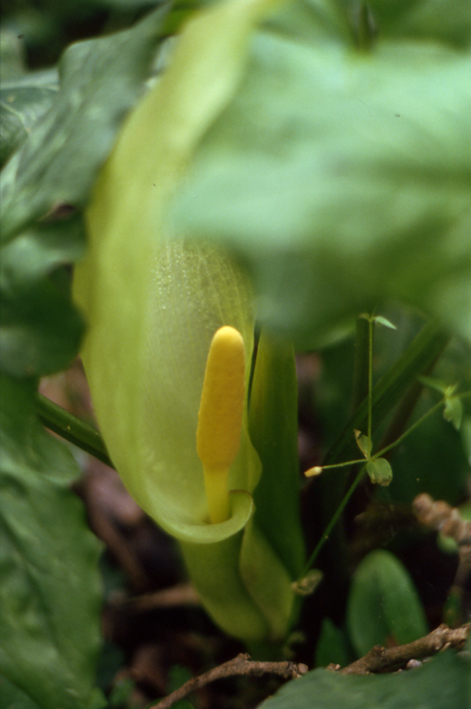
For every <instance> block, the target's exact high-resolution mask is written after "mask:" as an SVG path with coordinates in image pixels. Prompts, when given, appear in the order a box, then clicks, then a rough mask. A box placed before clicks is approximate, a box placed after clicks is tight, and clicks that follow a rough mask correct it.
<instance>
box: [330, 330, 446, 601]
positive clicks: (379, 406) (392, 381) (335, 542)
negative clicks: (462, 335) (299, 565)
mask: <svg viewBox="0 0 471 709" xmlns="http://www.w3.org/2000/svg"><path fill="white" fill-rule="evenodd" d="M449 340H450V336H449V335H448V333H446V332H444V331H443V329H442V327H440V326H439V325H437V324H436V323H434V322H430V323H427V324H426V325H425V326H424V327H423V328H422V330H421V331H420V332H419V334H418V335H417V336H416V337H415V338H414V340H413V341H412V342H411V343H410V345H409V346H408V348H407V350H406V351H405V352H404V353H403V354H402V355H401V357H399V359H398V360H397V361H396V362H395V364H394V365H393V366H392V367H391V368H390V369H389V370H388V371H387V372H386V373H385V374H384V375H383V377H381V379H380V380H379V381H378V382H377V383H376V385H375V386H374V388H373V390H372V396H371V401H370V397H368V396H367V397H366V398H365V399H364V400H363V401H362V403H361V404H360V405H359V406H358V408H357V409H356V411H355V412H354V413H353V414H352V415H351V416H350V418H349V420H348V422H347V424H346V425H345V427H344V428H343V430H342V431H341V432H340V434H339V435H338V437H337V438H336V440H335V441H334V443H333V445H332V446H331V448H330V450H329V451H328V453H327V455H326V457H325V460H324V464H325V465H333V464H335V463H342V462H344V461H346V460H349V459H355V458H356V457H357V445H356V442H355V437H354V430H355V429H357V430H360V431H362V430H363V431H364V430H365V427H367V426H368V412H369V410H370V411H371V421H372V423H371V434H372V435H374V433H375V430H377V428H378V427H379V426H380V424H381V423H382V422H383V420H384V419H385V417H386V416H388V415H389V414H390V413H391V411H392V409H393V408H394V407H395V406H396V405H397V404H398V403H399V401H400V400H401V399H402V397H403V396H404V392H407V391H408V390H409V387H410V386H411V385H412V384H413V383H414V382H415V381H416V379H417V377H418V376H419V375H420V374H423V373H424V372H425V371H428V370H429V368H430V367H432V365H433V364H434V362H435V361H436V360H437V358H438V357H439V356H440V354H441V353H442V352H443V350H444V349H445V347H446V345H447V344H448V342H449ZM347 480H348V473H343V474H340V475H336V476H335V477H332V476H330V475H328V476H325V478H323V476H322V475H321V476H320V479H319V488H318V494H319V495H320V511H321V515H322V521H323V522H324V524H325V525H326V526H327V528H328V529H329V537H330V539H329V544H328V546H327V550H326V551H327V556H326V560H325V564H324V566H325V569H324V570H325V571H326V572H328V573H329V582H330V583H334V584H337V586H338V587H339V588H341V587H345V588H346V587H347V554H346V540H345V538H344V532H343V527H342V525H339V524H336V523H337V522H338V520H339V516H340V514H341V512H342V511H343V509H344V507H345V504H346V503H345V504H344V499H345V498H344V495H345V485H346V483H347ZM357 484H358V482H357V478H355V480H354V482H353V484H352V485H353V487H352V486H350V487H349V489H348V491H347V493H346V494H347V495H348V498H347V501H348V499H349V497H350V496H351V495H352V494H353V491H354V489H355V487H356V485H357ZM339 507H340V513H338V509H339ZM333 517H335V521H334V523H333V524H332V518H333ZM326 539H327V537H326ZM324 541H325V540H324ZM323 543H324V542H323ZM317 553H318V552H316V554H317Z"/></svg>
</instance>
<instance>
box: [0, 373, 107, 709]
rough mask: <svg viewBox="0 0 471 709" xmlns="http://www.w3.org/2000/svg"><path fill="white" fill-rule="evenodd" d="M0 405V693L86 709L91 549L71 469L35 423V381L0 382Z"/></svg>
mask: <svg viewBox="0 0 471 709" xmlns="http://www.w3.org/2000/svg"><path fill="white" fill-rule="evenodd" d="M0 395H1V402H0V403H1V418H0V450H1V457H0V488H1V496H0V575H1V578H2V583H1V586H0V626H1V628H2V631H1V633H0V678H2V679H1V682H0V687H1V686H2V684H3V686H4V687H5V692H6V693H7V696H8V697H10V696H11V697H15V701H14V702H13V704H12V705H13V706H16V704H15V702H18V706H19V707H23V706H24V707H25V709H26V708H27V709H30V706H34V707H38V708H40V709H51V708H52V707H61V708H62V709H92V707H95V706H99V705H100V704H99V695H98V694H97V693H96V692H95V689H94V683H95V664H96V659H97V653H98V650H99V612H100V601H101V590H100V578H99V573H98V569H97V559H98V553H99V545H98V543H97V541H96V539H95V538H94V537H93V536H92V534H91V532H90V531H89V529H88V527H87V524H86V518H85V514H84V508H83V505H82V503H81V502H80V500H79V499H78V497H77V496H76V495H75V494H74V492H73V491H72V489H71V485H72V483H73V481H74V480H75V479H76V478H77V475H78V468H77V466H76V464H75V463H74V461H73V458H72V456H71V454H70V453H69V452H68V451H67V449H66V448H65V447H64V445H63V444H61V443H59V442H58V441H56V440H54V439H53V438H52V437H51V436H50V435H49V434H47V433H45V432H44V430H43V429H42V427H41V426H40V425H39V423H38V422H37V419H36V416H35V413H34V382H33V381H27V380H25V381H23V382H20V381H19V380H15V379H11V378H8V377H5V376H4V375H2V379H1V381H0ZM15 692H16V693H15ZM2 706H4V705H3V704H2Z"/></svg>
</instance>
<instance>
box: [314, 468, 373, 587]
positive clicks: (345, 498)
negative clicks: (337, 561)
mask: <svg viewBox="0 0 471 709" xmlns="http://www.w3.org/2000/svg"><path fill="white" fill-rule="evenodd" d="M364 474H365V465H363V466H362V468H361V470H360V472H359V473H358V475H357V476H356V477H355V479H354V481H353V482H352V484H351V485H350V487H349V488H348V490H347V492H346V493H345V495H344V496H343V499H342V501H341V503H340V505H339V506H338V507H337V509H336V511H335V514H334V515H333V516H332V519H331V520H330V522H329V524H328V525H327V527H326V528H325V530H324V532H323V533H322V536H321V538H320V539H319V541H318V542H317V545H316V547H315V549H314V551H313V552H312V554H311V556H310V557H309V559H308V561H307V562H306V565H305V566H304V569H303V573H302V574H301V578H302V577H303V576H305V575H306V574H307V572H308V571H309V570H310V569H311V567H312V565H313V563H314V562H315V560H316V559H317V557H318V555H319V552H320V551H321V549H322V547H323V546H324V544H325V542H326V541H327V539H328V538H329V536H330V533H331V531H332V530H333V528H334V527H335V525H336V524H337V522H338V520H339V518H340V515H341V514H342V512H343V511H344V509H345V507H346V505H347V503H348V501H349V499H350V498H351V496H352V495H353V493H354V492H355V489H356V488H357V486H358V484H359V482H360V480H361V479H362V477H363V475H364Z"/></svg>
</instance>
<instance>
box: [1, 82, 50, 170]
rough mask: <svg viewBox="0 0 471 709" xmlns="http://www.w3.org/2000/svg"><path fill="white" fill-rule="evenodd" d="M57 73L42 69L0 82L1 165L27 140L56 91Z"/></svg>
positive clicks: (48, 106)
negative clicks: (37, 72)
mask: <svg viewBox="0 0 471 709" xmlns="http://www.w3.org/2000/svg"><path fill="white" fill-rule="evenodd" d="M57 89H58V86H57V77H56V75H55V72H41V73H40V74H28V75H27V76H21V77H16V78H15V79H11V80H10V81H2V84H1V85H0V165H3V164H4V163H5V161H6V160H7V158H8V157H9V156H10V155H11V154H12V153H13V152H14V151H15V150H16V149H17V148H18V147H19V145H20V144H21V143H22V142H23V140H25V139H26V138H27V137H28V135H29V133H30V131H31V128H32V126H33V124H34V123H35V122H36V120H37V119H38V118H40V117H41V116H42V115H43V114H44V113H45V112H46V111H47V110H48V109H49V108H50V107H51V105H52V103H53V101H54V99H55V97H56V94H57Z"/></svg>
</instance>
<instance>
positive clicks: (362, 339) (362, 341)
mask: <svg viewBox="0 0 471 709" xmlns="http://www.w3.org/2000/svg"><path fill="white" fill-rule="evenodd" d="M368 334H369V318H368V317H367V316H366V315H360V316H359V317H358V319H357V326H356V333H355V358H354V362H353V391H352V412H354V411H356V409H357V408H358V407H359V406H360V404H361V402H362V401H363V399H364V398H365V397H366V396H368V350H369V348H368Z"/></svg>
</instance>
